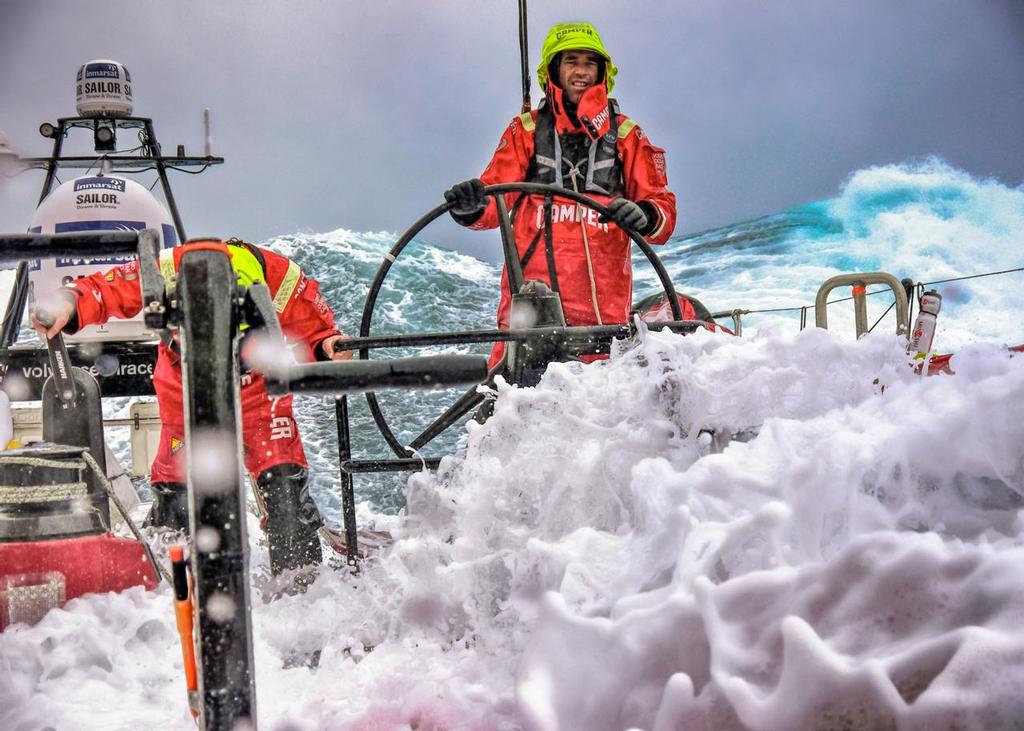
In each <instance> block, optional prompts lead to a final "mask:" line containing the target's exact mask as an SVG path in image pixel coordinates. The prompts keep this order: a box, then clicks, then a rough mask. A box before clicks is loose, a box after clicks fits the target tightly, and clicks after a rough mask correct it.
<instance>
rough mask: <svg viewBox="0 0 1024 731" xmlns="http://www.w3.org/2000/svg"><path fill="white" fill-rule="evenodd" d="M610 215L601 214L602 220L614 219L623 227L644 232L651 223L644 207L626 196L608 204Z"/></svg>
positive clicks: (640, 232)
mask: <svg viewBox="0 0 1024 731" xmlns="http://www.w3.org/2000/svg"><path fill="white" fill-rule="evenodd" d="M608 211H609V213H608V215H607V216H601V219H600V220H601V222H602V223H605V222H607V221H614V222H615V223H617V224H619V225H620V226H622V228H625V229H629V230H630V231H636V232H637V233H639V234H643V233H644V232H645V231H646V230H647V227H648V225H649V222H648V220H647V214H646V213H644V210H643V208H641V207H640V206H639V205H637V204H636V203H634V202H633V201H631V200H627V199H626V198H616V199H615V200H613V201H612V202H611V203H609V204H608Z"/></svg>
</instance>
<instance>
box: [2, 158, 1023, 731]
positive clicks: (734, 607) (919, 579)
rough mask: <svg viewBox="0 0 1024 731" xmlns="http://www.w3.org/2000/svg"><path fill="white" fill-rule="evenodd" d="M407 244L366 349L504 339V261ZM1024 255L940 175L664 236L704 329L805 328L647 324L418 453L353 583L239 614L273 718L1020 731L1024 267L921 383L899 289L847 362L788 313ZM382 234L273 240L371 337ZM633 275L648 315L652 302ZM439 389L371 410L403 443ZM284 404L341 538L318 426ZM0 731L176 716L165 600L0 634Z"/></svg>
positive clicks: (258, 565)
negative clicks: (249, 625) (864, 280)
mask: <svg viewBox="0 0 1024 731" xmlns="http://www.w3.org/2000/svg"><path fill="white" fill-rule="evenodd" d="M425 235H426V237H427V238H426V239H425V240H424V241H422V242H419V243H418V244H417V247H416V249H415V251H414V252H412V253H411V256H410V257H409V260H408V262H405V261H403V259H404V257H403V259H400V260H399V264H398V265H396V270H395V272H394V273H393V275H394V279H393V281H389V284H388V289H387V291H386V293H385V294H386V296H385V297H384V305H385V306H384V307H382V309H381V312H380V314H379V320H375V329H374V332H378V330H377V329H376V327H377V326H378V324H379V328H380V329H379V332H423V331H433V330H444V329H459V328H476V327H486V326H488V325H489V323H490V322H491V321H492V317H493V308H494V305H495V304H496V299H497V298H496V291H495V290H496V286H497V281H498V270H497V269H496V268H495V267H492V266H489V265H487V264H484V263H481V262H479V261H476V260H474V259H472V258H469V257H465V256H462V255H459V254H456V253H453V252H450V251H447V250H445V249H444V248H441V247H440V246H439V245H440V244H443V242H437V241H430V239H429V229H428V230H427V232H426V233H425ZM1022 236H1024V190H1022V189H1021V188H1013V187H1008V186H1006V185H1004V184H1001V183H999V182H996V181H984V180H976V179H973V178H971V177H970V176H968V175H967V174H965V173H963V172H960V171H957V170H954V169H951V168H949V167H948V166H946V165H944V164H943V163H941V162H939V161H928V162H925V163H922V164H918V165H913V166H910V165H904V166H896V165H893V166H884V167H878V168H872V169H867V170H861V171H857V172H855V173H854V174H852V175H851V176H850V178H849V179H848V180H847V181H845V182H844V183H843V185H842V187H841V188H840V190H839V193H838V194H837V196H836V197H835V198H834V199H831V200H826V201H819V202H816V203H813V204H809V205H806V206H803V207H801V208H798V209H794V210H791V211H786V212H783V213H779V214H777V215H773V216H768V217H765V218H762V219H759V220H756V221H751V222H747V223H742V224H737V225H734V226H730V227H726V228H723V229H718V230H715V231H709V232H704V233H702V234H700V235H696V236H688V237H685V238H681V239H677V240H674V241H673V242H670V243H669V244H668V245H667V246H666V247H664V249H663V254H664V259H665V262H666V264H667V265H668V267H669V269H670V271H671V272H672V274H673V278H674V280H675V282H676V284H677V286H678V287H679V289H680V290H681V291H684V292H686V293H689V294H692V295H694V296H696V297H698V298H699V299H700V300H701V301H702V302H704V304H705V305H707V306H708V307H709V309H711V310H713V311H725V310H733V309H744V310H751V311H753V310H777V309H783V308H785V309H788V308H797V309H795V310H793V311H786V312H764V313H754V312H751V314H749V315H745V316H744V319H743V323H744V336H743V337H742V338H735V337H730V336H728V335H725V334H723V333H707V332H698V333H695V334H694V335H691V336H687V337H681V336H677V335H672V334H669V333H653V332H645V333H642V334H641V336H640V337H639V338H638V339H637V340H636V341H635V342H625V343H621V344H620V345H619V346H617V347H616V349H615V351H614V352H613V354H612V357H611V358H610V360H608V361H607V362H603V363H597V364H591V365H586V366H584V365H581V364H577V363H569V364H554V365H552V366H551V367H550V368H549V369H548V372H547V373H546V375H545V377H544V379H543V380H542V382H541V383H540V384H539V385H538V386H537V387H536V388H526V389H518V388H512V387H509V386H507V385H504V384H499V387H498V389H497V390H498V396H497V401H496V406H495V413H494V416H493V417H492V418H491V419H490V420H489V421H488V422H486V423H485V424H483V425H480V424H476V423H469V424H467V425H466V426H465V427H464V428H461V429H458V430H456V433H454V434H451V435H448V436H447V437H446V439H447V441H444V442H441V443H440V444H438V445H432V447H431V452H430V454H431V455H434V454H438V455H441V454H444V455H446V457H445V459H444V460H443V462H442V464H441V466H440V468H439V469H438V470H437V471H436V472H429V471H422V472H419V473H417V474H415V475H413V476H411V478H409V479H408V481H405V480H396V481H395V482H393V483H388V482H386V481H379V482H374V481H371V480H363V478H359V479H360V481H359V482H357V490H358V497H359V500H360V519H361V521H363V523H364V525H370V524H373V525H375V526H377V527H381V528H386V529H389V530H391V531H392V532H393V534H394V537H395V542H394V543H393V544H392V546H391V547H390V548H389V549H387V550H385V551H382V552H380V553H379V554H378V555H377V556H376V557H374V558H373V559H372V560H370V561H368V562H367V563H366V564H365V565H364V568H363V571H362V572H361V574H360V575H358V576H352V575H351V574H349V573H348V572H347V571H346V570H345V569H344V568H338V569H335V570H330V569H325V570H324V571H322V572H321V575H320V576H319V578H318V579H317V581H316V582H315V583H314V584H313V585H312V586H311V587H310V589H309V591H308V592H307V593H305V594H304V595H299V596H286V597H283V598H280V599H277V600H275V601H268V602H263V601H260V600H258V599H257V601H256V602H255V606H254V619H253V621H254V641H255V655H256V666H257V667H256V679H257V684H258V698H257V705H258V715H259V722H260V727H262V728H270V729H280V730H282V731H283V730H284V729H288V730H289V731H291V730H296V729H302V730H305V729H343V730H345V731H370V730H371V729H372V730H379V731H393V730H394V731H399V730H401V731H405V730H406V729H419V730H421V731H422V730H423V729H432V730H433V731H441V730H442V729H445V730H449V731H456V730H466V731H484V730H498V729H501V730H502V731H512V730H514V729H516V730H518V729H523V730H525V731H556V730H557V731H577V730H579V731H584V730H585V731H627V730H632V729H643V730H644V731H675V730H678V729H687V730H689V729H697V730H698V731H712V730H714V731H728V730H731V729H757V730H763V731H799V730H802V729H808V730H811V729H815V730H818V729H860V728H863V729H921V730H922V731H924V730H928V731H932V730H939V729H951V730H952V729H961V730H962V729H1017V728H1020V719H1021V718H1024V700H1022V699H1021V697H1020V694H1019V688H1020V687H1021V686H1022V684H1024V629H1022V627H1024V623H1022V622H1021V617H1022V616H1024V582H1022V581H1021V580H1020V577H1021V576H1022V575H1024V523H1022V512H1021V509H1022V506H1024V446H1022V445H1024V422H1022V420H1021V419H1020V404H1021V403H1022V401H1024V356H1021V355H1019V354H1018V355H1016V356H1015V357H1014V356H1012V355H1011V353H1010V351H1008V350H1007V349H1006V347H1005V346H1006V345H1015V344H1019V343H1022V342H1024V328H1022V327H1021V326H1022V324H1024V323H1022V321H1021V314H1020V307H1019V305H1020V297H1019V294H1018V293H1019V291H1020V286H1021V278H1022V277H1024V273H1022V272H1015V273H1006V274H999V275H995V276H987V277H980V278H976V279H967V280H962V281H958V282H949V283H945V284H941V285H936V287H937V288H938V289H939V291H940V292H941V293H942V295H943V308H942V312H941V314H940V316H939V323H938V333H937V335H936V342H935V348H936V350H937V351H938V352H955V353H956V355H955V356H954V358H953V361H952V367H953V370H954V371H955V375H942V376H936V377H930V378H928V377H922V376H920V375H917V374H915V372H914V371H913V369H912V368H911V367H910V366H909V365H908V363H907V357H906V353H905V344H904V343H903V342H901V341H900V339H899V338H897V337H896V335H895V324H894V321H893V319H892V313H889V314H888V315H886V316H885V317H882V315H883V312H884V311H885V309H886V307H887V306H888V304H889V302H888V301H886V297H885V295H873V296H872V297H871V298H870V299H871V309H870V316H869V321H870V322H874V321H875V319H879V318H881V319H880V321H879V324H878V325H877V327H875V329H874V330H873V332H872V333H870V334H869V335H868V336H866V337H864V338H862V339H860V340H856V339H854V337H853V324H852V323H853V315H852V305H851V304H850V303H849V302H845V303H844V302H840V303H837V304H835V305H832V306H831V307H830V309H829V322H830V329H829V330H828V331H824V330H820V329H815V328H808V329H805V330H803V331H801V329H800V326H799V323H800V311H799V308H800V307H802V306H804V305H810V304H812V303H813V299H814V293H815V291H816V290H817V288H818V286H819V285H820V284H821V282H822V281H824V280H825V279H827V278H828V277H830V276H832V275H834V274H836V273H839V272H854V271H871V270H875V271H889V272H891V273H893V274H895V275H896V276H897V277H900V278H902V277H910V278H912V279H913V280H914V281H915V282H922V283H928V282H935V281H938V280H944V279H955V278H960V277H967V276H974V275H979V274H984V273H986V272H996V271H1002V270H1008V269H1014V268H1018V267H1020V266H1022V265H1024V262H1022V256H1021V250H1022V247H1021V243H1022V241H1021V239H1022ZM393 241H394V236H392V235H390V234H357V233H352V232H349V231H345V230H338V231H334V232H329V233H324V234H315V235H314V234H295V235H292V236H287V237H281V238H279V239H277V240H275V241H273V242H271V245H272V246H273V247H274V248H276V249H278V250H280V251H282V252H284V253H287V254H289V255H291V256H293V257H294V258H296V259H297V260H298V261H299V263H300V264H302V265H303V266H304V267H305V268H306V269H307V270H308V271H309V272H310V273H313V274H314V275H315V276H317V277H318V278H319V279H320V280H321V282H322V284H323V286H324V289H325V292H326V294H327V297H328V299H329V301H331V303H332V304H333V305H334V306H335V309H336V310H337V311H338V312H339V313H341V320H342V323H343V324H344V325H345V327H346V329H348V330H350V331H355V329H356V324H357V323H358V317H359V315H358V313H359V312H360V311H361V308H362V298H363V297H364V296H365V293H366V287H367V286H368V283H369V282H370V280H371V279H372V275H373V273H374V271H375V270H376V267H377V265H378V263H379V261H380V259H381V257H382V256H383V254H384V253H385V252H386V250H387V249H388V248H390V246H391V244H392V243H393ZM636 269H637V287H636V290H637V295H638V296H639V295H641V294H644V293H647V292H649V291H653V289H654V286H655V285H654V279H653V277H652V276H651V275H650V273H648V272H645V270H644V268H643V266H642V262H638V263H637V267H636ZM845 294H846V293H842V292H839V291H837V292H836V295H835V296H836V297H837V298H838V297H840V296H845ZM890 299H891V298H890ZM809 319H811V321H813V313H812V314H811V315H810V317H809ZM449 395H450V394H433V395H427V394H415V395H413V394H402V395H401V396H399V397H397V398H394V399H392V400H390V401H388V402H387V403H386V404H385V408H386V409H389V411H388V413H389V415H390V413H392V412H393V413H394V414H395V418H394V420H395V422H396V423H400V424H402V432H401V433H402V438H403V439H405V438H406V437H407V436H409V437H411V436H413V435H415V433H416V431H417V426H415V425H413V422H416V420H422V423H423V424H424V425H425V423H426V422H428V421H429V420H430V419H431V418H432V415H433V414H434V413H435V412H434V411H433V410H434V409H435V408H436V409H437V410H438V411H439V410H440V408H441V407H443V405H444V403H445V399H446V398H447V397H448V396H449ZM358 400H359V399H358V398H354V399H353V408H355V407H356V404H357V402H358ZM299 410H300V415H301V426H302V428H303V430H304V432H305V434H306V435H307V447H308V450H309V452H310V456H311V458H312V463H311V466H312V471H313V473H314V475H315V482H314V494H315V496H316V498H317V500H318V502H320V504H321V505H322V506H323V507H324V509H325V512H327V513H328V515H329V517H330V518H331V519H336V515H337V505H338V504H339V502H338V499H337V497H336V494H337V489H338V487H337V478H336V477H335V475H334V474H333V471H334V470H336V464H335V461H334V453H333V452H332V450H333V449H335V445H334V443H333V431H334V424H333V406H332V405H331V404H330V401H329V400H328V399H313V398H308V399H302V400H301V402H300V407H299ZM368 427H369V423H368V421H367V417H366V414H365V411H358V410H357V411H356V413H355V415H354V427H353V428H354V429H355V430H356V431H357V439H356V442H355V445H356V452H357V455H358V456H383V455H384V454H385V451H384V447H383V444H382V442H381V441H380V440H378V439H375V438H374V437H373V435H372V433H371V432H370V429H369V428H368ZM419 428H421V427H419ZM712 429H713V430H715V431H716V432H717V433H719V434H738V435H742V438H738V439H735V440H733V441H731V442H729V443H728V444H723V443H714V442H713V441H712V440H711V439H710V438H709V436H708V435H707V434H706V431H707V430H712ZM434 450H436V451H434ZM425 451H426V450H425ZM250 527H251V530H250V533H251V537H252V541H253V547H252V561H253V567H254V571H255V572H256V573H257V574H259V573H261V572H265V571H266V562H267V559H266V554H265V549H264V547H263V546H262V545H261V543H260V539H259V531H258V528H257V527H256V526H255V524H254V523H253V524H251V526H250ZM314 652H317V653H319V655H318V657H319V661H318V663H317V664H316V665H315V667H314V666H311V665H310V664H309V663H304V662H302V659H303V658H308V657H310V656H311V655H312V653H314ZM0 727H2V728H5V729H17V730H18V731H28V730H30V729H44V728H55V729H65V728H76V729H92V728H95V729H99V728H103V729H130V728H132V729H134V728H167V729H177V728H180V729H187V728H192V727H194V725H193V723H192V721H191V719H190V718H189V716H188V713H187V710H186V705H185V697H184V690H183V681H182V677H181V660H180V651H179V647H178V644H177V638H176V633H175V629H174V615H173V610H172V608H171V597H170V592H169V591H168V590H167V588H161V589H158V590H157V591H155V592H149V593H147V592H143V591H141V590H133V591H128V592H124V593H121V594H113V595H104V596H91V597H85V598H82V599H78V600H74V601H72V602H70V603H69V604H68V605H67V606H66V607H65V608H64V609H62V610H54V611H51V612H50V613H49V614H48V615H47V616H46V617H45V618H44V619H43V620H42V621H41V622H40V623H39V624H38V625H36V626H34V627H23V626H18V627H14V628H11V629H8V630H7V631H6V632H4V633H3V634H0Z"/></svg>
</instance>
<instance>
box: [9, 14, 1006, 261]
mask: <svg viewBox="0 0 1024 731" xmlns="http://www.w3.org/2000/svg"><path fill="white" fill-rule="evenodd" d="M516 8H517V4H516V2H515V0H503V1H502V2H497V1H495V0H476V1H475V2H470V1H469V0H434V1H432V2H427V1H417V2H414V1H413V0H404V1H401V2H399V1H397V0H377V1H376V2H365V0H336V1H335V2H326V1H324V2H314V1H312V0H305V1H301V2H294V1H293V2H288V3H270V2H240V1H236V0H232V1H221V0H218V1H216V2H214V1H210V2H199V1H198V0H193V1H190V2H181V1H177V2H171V1H169V0H163V1H161V2H155V1H153V0H107V1H106V2H102V3H93V2H76V1H72V0H53V1H47V2H42V1H40V2H28V1H26V2H16V1H15V0H0V68H3V69H4V71H3V73H2V74H0V130H3V131H4V132H6V133H7V136H8V137H9V139H10V141H11V143H12V146H13V147H14V148H15V149H16V150H17V151H18V152H20V153H21V154H23V155H43V154H46V153H47V152H48V150H49V147H48V145H47V142H48V141H47V140H44V139H43V138H42V137H40V136H39V134H38V133H37V131H36V129H37V127H38V125H39V123H40V122H42V121H44V120H50V121H53V120H55V119H56V118H57V117H58V116H69V115H73V114H74V89H73V80H74V75H75V72H76V71H77V69H78V66H79V65H80V64H82V63H83V62H85V61H87V60H90V59H95V58H113V59H115V60H118V61H120V62H122V63H123V64H125V65H126V66H127V67H128V69H129V71H130V72H131V74H132V78H133V82H134V92H135V114H136V115H139V116H148V117H152V118H153V119H154V121H155V122H156V129H157V134H158V135H159V137H160V141H161V142H162V143H163V145H164V149H165V151H170V150H173V147H174V146H175V145H177V144H179V143H181V144H185V145H186V147H187V149H188V151H189V152H190V153H199V152H200V151H201V144H202V123H201V113H202V109H203V107H209V108H210V109H211V111H212V114H213V120H214V152H215V153H216V154H219V155H222V156H224V157H225V158H227V163H226V164H225V165H224V166H221V167H219V168H214V169H212V170H210V171H207V172H206V173H204V174H203V175H201V176H198V177H192V176H186V175H183V174H178V173H172V183H173V184H174V188H175V194H176V195H177V197H178V203H179V207H180V209H181V211H182V215H183V217H184V219H185V225H186V228H187V229H188V232H189V233H190V234H191V235H196V234H215V235H222V236H228V235H239V236H242V237H246V238H250V239H253V240H261V239H264V238H266V237H269V236H272V235H276V234H284V233H291V232H295V231H327V230H331V229H335V228H349V229H353V230H357V231H360V230H374V231H379V230H390V231H401V230H404V229H405V228H406V227H407V226H408V225H409V224H410V223H412V222H413V221H414V220H415V219H416V218H417V217H418V216H419V215H420V214H422V213H423V212H425V211H426V210H428V209H429V208H431V207H433V206H434V205H436V204H437V203H439V202H440V201H441V192H442V191H443V190H444V189H445V188H446V187H448V186H449V185H450V184H452V183H454V182H456V181H458V180H462V179H464V178H467V177H472V176H475V175H478V174H479V173H480V172H481V171H482V169H483V167H484V165H485V164H486V163H487V161H488V159H489V158H490V154H491V152H492V150H493V148H494V145H495V143H496V142H497V140H498V138H499V136H500V134H501V131H502V129H503V128H504V126H505V125H506V124H507V123H508V121H509V119H511V117H512V116H513V115H515V114H516V113H518V108H519V97H520V80H519V53H518V37H517V25H516V24H517V14H516V13H517V11H516ZM529 20H530V27H529V31H530V63H531V67H534V66H535V65H536V63H537V61H538V58H539V48H540V43H541V41H542V40H543V37H544V34H545V33H546V31H547V29H548V28H549V27H550V25H551V24H552V23H553V22H557V21H560V20H590V21H591V22H593V23H594V24H595V25H596V26H597V28H598V30H599V31H600V33H601V34H602V36H603V38H604V41H605V44H606V45H607V47H608V48H609V50H610V51H611V53H612V55H613V57H614V59H615V62H616V64H617V65H618V66H619V69H620V73H619V77H618V85H617V86H616V89H615V94H614V95H615V96H616V97H617V98H618V99H619V101H620V103H621V105H622V109H623V111H624V112H625V113H626V114H629V115H630V116H631V117H633V118H634V119H636V120H637V121H638V122H639V123H640V124H641V125H642V126H643V127H644V128H645V130H646V131H647V133H648V134H649V136H650V137H651V138H652V139H653V140H654V142H655V143H656V144H659V145H661V146H663V147H665V148H666V150H667V154H668V163H669V181H670V184H671V187H672V189H673V190H674V191H675V192H676V194H677V196H678V198H679V211H680V225H679V227H677V233H678V232H683V231H697V230H701V229H704V228H708V227H711V226H716V225H722V224H726V223H730V222H734V221H738V220H742V219H748V218H752V217H755V216H758V215H762V214H766V213H772V212H776V211H779V210H782V209H783V208H786V207H788V206H792V205H796V204H800V203H805V202H808V201H812V200H817V199H820V198H824V197H829V196H832V195H834V194H835V193H836V192H837V191H838V189H839V186H840V185H841V184H842V182H843V181H844V180H845V179H846V178H847V176H848V175H849V174H850V173H851V172H853V171H855V170H858V169H860V168H863V167H866V166H870V165H875V164H885V163H894V162H905V161H909V160H914V159H921V158H923V157H925V156H928V155H933V154H934V155H938V156H940V157H942V158H944V159H945V160H947V161H948V162H950V163H951V164H952V165H954V166H956V167H958V168H961V169H964V170H966V171H968V172H969V173H971V174H973V175H976V176H981V177H989V176H991V177H996V178H998V179H1000V180H1002V181H1003V182H1005V183H1007V184H1010V185H1019V184H1020V183H1021V181H1022V179H1024V141H1022V129H1024V84H1022V81H1021V80H1022V79H1024V1H1022V0H973V1H968V0H959V1H952V0H888V1H882V0H785V1H783V0H776V1H774V2H770V1H768V0H704V1H701V2H697V1H693V0H673V1H671V2H669V1H664V2H654V1H653V0H629V1H625V0H616V1H615V2H605V1H603V0H595V1H593V2H589V3H578V2H563V1H560V0H544V1H543V2H541V1H540V0H533V2H532V3H531V4H530V15H529ZM533 86H534V101H535V102H536V100H537V96H538V94H537V92H538V90H537V89H536V81H535V80H534V81H533ZM41 184H42V174H41V173H35V172H33V173H26V174H24V175H22V176H20V177H19V178H17V179H15V180H14V181H8V182H7V183H6V184H5V185H4V187H3V189H2V191H0V192H2V198H0V230H8V231H11V230H13V231H18V230H24V229H25V227H26V226H27V224H28V221H29V219H30V218H31V214H32V210H33V208H34V206H35V201H36V196H37V195H38V191H39V188H40V186H41ZM427 237H428V238H429V239H431V240H434V241H437V242H439V243H443V244H447V245H453V246H456V247H457V248H460V249H463V250H466V251H470V252H472V253H475V254H477V255H480V256H483V257H485V258H487V259H490V260H496V259H497V258H498V246H497V243H496V237H495V236H494V235H493V234H480V233H471V232H465V231H461V230H456V227H454V226H452V225H442V226H435V227H432V228H430V229H428V232H427Z"/></svg>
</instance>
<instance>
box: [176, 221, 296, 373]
mask: <svg viewBox="0 0 1024 731" xmlns="http://www.w3.org/2000/svg"><path fill="white" fill-rule="evenodd" d="M186 251H220V252H223V253H224V254H225V255H227V257H228V259H229V260H230V261H231V268H232V269H234V270H235V275H236V276H237V278H238V279H237V281H238V284H239V286H242V287H249V286H251V285H253V284H267V262H266V260H265V259H264V258H263V254H262V253H261V252H260V250H259V249H258V248H257V247H255V246H253V245H252V244H250V243H247V242H245V241H241V240H239V239H230V240H228V241H218V240H216V239H209V240H203V241H190V242H188V243H186V244H183V245H182V246H176V247H174V248H171V249H163V250H162V251H161V252H160V274H162V275H163V278H164V286H165V287H166V288H167V292H168V294H170V293H171V292H173V290H174V288H175V286H176V283H177V277H178V270H179V269H180V267H181V257H182V256H183V255H184V254H185V252H186ZM301 277H302V270H301V269H300V268H299V265H298V264H296V263H295V262H293V261H291V260H289V261H288V271H287V272H286V273H285V276H284V279H282V280H281V285H280V286H279V287H278V288H277V292H274V293H273V297H274V312H276V313H277V314H279V315H280V314H281V313H282V312H284V308H285V307H286V306H287V304H288V300H289V299H291V296H292V293H293V292H294V291H295V287H296V285H297V284H298V283H299V280H300V279H301ZM247 327H248V326H247V325H245V324H243V325H242V327H241V329H243V330H244V329H246V328H247ZM160 339H161V340H162V341H163V343H164V345H166V346H167V347H168V348H170V349H171V350H172V351H174V352H175V353H177V352H179V346H178V341H177V338H176V337H174V335H173V334H172V333H171V332H170V331H169V330H165V331H164V332H163V333H162V334H161V338H160Z"/></svg>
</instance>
